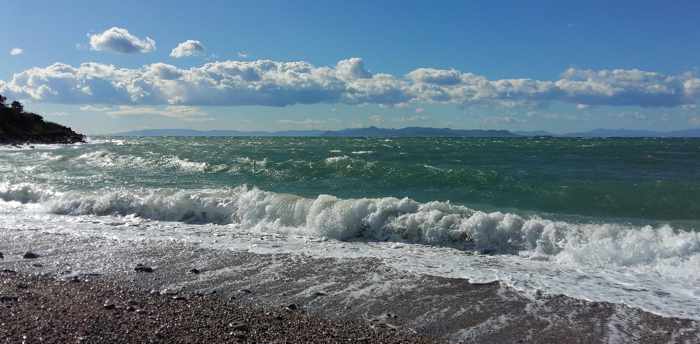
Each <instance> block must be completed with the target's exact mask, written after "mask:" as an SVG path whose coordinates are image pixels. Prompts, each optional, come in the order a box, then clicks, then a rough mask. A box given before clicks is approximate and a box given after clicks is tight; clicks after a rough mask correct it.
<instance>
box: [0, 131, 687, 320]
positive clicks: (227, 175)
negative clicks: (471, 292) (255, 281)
mask: <svg viewBox="0 0 700 344" xmlns="http://www.w3.org/2000/svg"><path fill="white" fill-rule="evenodd" d="M698 176H700V140H682V139H672V140H661V139H600V140H579V139H445V138H440V139H390V140H389V139H335V138H334V139H324V138H303V139H302V138H148V139H139V138H95V139H93V140H92V141H91V143H89V144H85V145H76V146H35V147H34V149H30V148H27V147H25V148H22V149H16V148H10V147H5V148H2V150H1V151H0V200H2V202H0V215H2V216H1V217H0V228H2V230H4V231H6V233H5V234H8V233H14V232H16V231H19V232H17V233H24V232H23V231H24V230H28V228H42V230H43V231H47V232H56V231H59V232H61V233H65V234H71V235H76V236H82V235H93V236H110V237H115V238H119V239H120V240H142V239H143V238H149V239H153V240H156V241H158V240H160V241H162V242H164V243H165V242H168V241H170V240H179V241H185V242H198V243H200V244H202V245H205V246H210V247H216V248H224V249H233V250H252V251H255V252H265V253H267V252H291V253H294V252H304V253H307V254H312V255H314V256H321V257H323V256H333V257H354V256H362V257H379V258H382V259H383V260H385V261H386V262H388V263H389V264H391V265H393V266H396V267H398V268H400V269H404V270H409V271H414V272H418V273H425V274H432V275H438V276H448V277H457V278H468V279H471V280H475V281H490V280H501V281H504V282H506V283H508V284H509V285H511V286H513V287H515V288H517V289H519V290H522V291H523V292H525V293H526V294H527V293H534V292H536V291H538V290H539V291H542V292H545V293H552V294H565V295H569V296H573V297H578V298H584V299H589V300H596V301H609V302H615V303H626V304H629V305H632V306H635V307H639V308H642V309H645V310H649V311H652V312H655V313H658V314H662V315H669V316H679V317H684V318H694V319H700V310H698V309H697V307H696V305H697V303H698V301H700V283H699V282H700V274H699V273H700V232H699V231H698V229H700V226H698V223H700V192H698V191H700V178H698ZM260 233H265V234H269V235H272V236H271V237H270V238H269V240H258V239H257V238H258V237H259V236H258V234H260ZM471 252H475V253H476V254H471Z"/></svg>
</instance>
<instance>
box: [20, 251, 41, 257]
mask: <svg viewBox="0 0 700 344" xmlns="http://www.w3.org/2000/svg"><path fill="white" fill-rule="evenodd" d="M22 258H24V259H36V258H39V255H38V254H36V253H34V252H29V251H28V252H27V253H25V254H24V256H22Z"/></svg>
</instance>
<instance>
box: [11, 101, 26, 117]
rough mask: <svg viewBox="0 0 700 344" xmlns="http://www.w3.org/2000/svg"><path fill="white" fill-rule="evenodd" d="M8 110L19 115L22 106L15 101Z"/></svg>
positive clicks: (22, 110) (22, 109)
mask: <svg viewBox="0 0 700 344" xmlns="http://www.w3.org/2000/svg"><path fill="white" fill-rule="evenodd" d="M10 108H11V109H12V111H13V112H14V113H16V114H21V113H22V112H24V106H23V105H22V103H20V102H18V101H16V100H15V101H13V102H12V104H10Z"/></svg>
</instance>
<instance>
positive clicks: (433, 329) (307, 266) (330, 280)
mask: <svg viewBox="0 0 700 344" xmlns="http://www.w3.org/2000/svg"><path fill="white" fill-rule="evenodd" d="M24 233H25V235H13V234H12V230H9V229H0V239H2V240H0V252H3V254H4V259H3V260H0V268H2V269H9V270H14V271H17V275H12V276H6V275H5V274H3V275H0V277H1V279H2V285H3V287H2V288H8V287H12V286H16V283H15V282H13V281H14V280H13V279H14V278H16V277H14V276H19V278H22V279H26V280H27V281H28V282H23V283H27V284H29V283H34V282H31V281H32V280H34V281H39V282H36V283H39V285H40V287H39V289H38V290H39V291H41V290H44V292H43V293H44V294H47V293H49V291H52V290H54V289H52V288H58V287H56V286H65V285H68V286H70V287H69V288H68V289H66V290H67V291H65V292H70V290H77V291H83V293H87V294H84V295H83V296H82V297H85V298H87V299H90V300H92V301H91V302H92V303H91V304H92V306H91V307H93V308H94V309H99V310H100V311H101V309H100V307H102V306H104V303H105V300H107V299H110V300H111V297H110V296H109V295H111V294H109V293H110V292H111V291H110V290H111V288H113V287H112V286H114V288H113V290H125V291H124V292H125V293H127V294H129V293H135V294H134V295H141V296H145V297H146V299H147V300H150V299H149V298H151V297H155V300H160V301H163V302H164V303H162V305H161V304H160V303H159V305H158V306H153V307H154V308H153V316H155V317H156V318H160V319H161V320H162V321H163V323H168V324H169V323H173V322H174V323H177V322H178V321H179V320H178V319H179V318H178V316H179V315H178V314H177V313H173V312H172V310H173V309H179V308H169V307H170V306H169V305H170V304H171V303H172V302H173V301H186V302H181V303H176V305H178V306H177V307H180V305H187V304H189V303H194V304H192V305H190V307H194V309H200V308H202V307H204V308H202V309H205V308H206V309H210V311H211V314H212V317H213V318H212V319H216V320H215V321H214V320H212V321H214V322H216V323H217V324H222V323H223V321H225V319H223V318H216V315H217V314H221V310H223V309H225V307H224V308H221V307H223V306H221V305H227V302H229V301H233V302H234V305H236V307H241V308H242V309H247V310H248V312H249V313H250V314H251V316H253V315H252V314H256V315H255V316H266V315H265V313H266V312H269V311H270V310H274V312H276V313H275V314H277V313H279V312H280V311H284V312H285V314H287V313H286V312H288V311H287V310H284V308H285V307H286V306H289V305H292V304H294V305H295V306H293V307H292V308H296V311H295V312H291V313H293V314H296V313H301V312H302V311H303V313H304V316H306V315H308V316H309V318H304V319H303V320H299V321H301V322H302V323H304V324H309V322H311V323H316V322H319V321H321V322H323V321H326V323H325V324H327V327H324V329H326V333H348V335H352V336H355V334H357V336H358V338H362V336H366V335H368V333H370V332H368V330H367V329H368V328H370V329H372V326H375V327H376V326H378V325H379V326H382V327H385V329H386V328H389V329H390V330H391V331H390V332H388V333H389V334H390V336H389V337H381V338H385V339H381V338H379V339H377V340H376V341H370V342H392V340H395V339H396V340H398V341H395V342H406V341H405V340H404V339H405V338H411V340H425V341H423V342H432V341H435V340H436V338H437V339H438V341H448V342H454V343H461V342H480V343H502V342H517V341H518V340H520V341H521V342H523V343H551V342H567V343H603V342H610V341H611V340H618V341H637V342H639V341H641V342H645V343H667V342H670V341H676V342H683V341H688V342H692V341H693V340H694V339H695V338H697V337H698V336H700V322H698V321H694V320H688V319H678V318H664V317H661V316H658V315H654V314H651V313H648V312H645V311H642V310H639V309H636V308H630V307H627V306H625V305H620V304H610V303H605V302H588V301H583V300H579V299H573V298H570V297H566V296H562V295H540V296H538V297H537V298H536V299H530V298H528V297H525V296H524V295H522V294H521V293H519V292H518V291H516V290H514V289H512V288H510V287H507V286H505V285H504V284H502V283H498V282H494V283H484V284H474V283H470V282H469V281H467V280H464V279H451V278H443V277H435V276H429V275H420V274H414V273H410V272H406V271H399V270H396V269H393V268H391V267H389V266H387V265H385V264H384V263H383V262H382V261H381V259H374V258H345V259H338V258H314V257H310V256H306V255H304V254H260V253H250V252H242V251H230V250H221V249H209V248H202V247H198V245H192V244H185V243H170V244H168V245H166V246H162V245H160V244H158V243H154V242H151V241H149V240H147V239H146V240H143V241H137V242H120V241H115V240H109V239H105V238H98V237H94V236H92V237H84V238H76V237H72V236H70V235H68V236H66V235H55V234H54V235H48V236H46V235H40V234H38V233H37V232H34V233H35V234H28V233H27V232H24ZM29 249H31V250H32V252H34V253H36V254H37V255H38V256H39V257H38V258H35V259H24V258H23V257H22V255H23V254H24V253H25V252H26V251H27V250H29ZM139 264H140V265H139ZM139 266H141V267H142V268H141V269H137V267H139ZM137 270H139V271H137ZM86 279H87V280H89V281H90V282H84V280H86ZM74 280H80V281H83V282H80V283H75V285H73V283H71V281H74ZM52 281H53V282H52ZM42 283H43V284H42ZM105 286H108V287H105ZM71 288H72V289H71ZM75 288H77V289H75ZM83 288H87V289H85V290H83ZM55 290H59V291H60V290H62V289H61V288H58V289H55ZM11 291H12V290H11ZM12 292H17V290H16V289H15V290H14V291H12ZM61 292H64V291H61ZM151 292H152V293H153V294H151ZM6 293H7V292H5V291H0V295H6ZM90 293H92V294H90ZM105 293H107V294H105ZM7 294H8V295H10V296H12V293H7ZM49 294H50V296H48V297H54V299H53V300H54V301H52V302H57V303H56V305H57V306H61V305H63V303H64V302H65V299H66V298H65V297H63V298H61V297H58V296H54V295H53V293H49ZM59 294H60V293H59ZM161 294H162V295H161ZM200 295H203V296H200ZM180 298H184V299H180ZM67 299H72V297H69V298H67ZM160 301H158V302H160ZM195 304H196V305H195ZM3 306H6V305H5V304H3ZM161 306H162V307H164V308H162V309H161V308H159V307H161ZM48 307H50V308H55V307H51V306H48ZM81 307H82V306H81ZM95 307H97V308H95ZM118 307H122V308H124V307H128V305H126V306H125V305H123V304H119V303H115V308H118ZM207 307H209V308H207ZM4 310H8V308H4ZM10 310H11V308H10ZM3 314H7V313H3ZM30 314H32V311H31V309H27V313H26V314H25V317H26V316H30ZM42 314H43V313H42ZM76 314H77V313H76ZM80 314H89V313H85V312H83V313H80ZM100 314H102V313H100ZM110 314H111V313H110ZM247 314H248V313H247ZM261 314H262V315H261ZM0 317H2V318H3V319H2V321H0V322H3V323H8V324H14V325H16V326H17V327H18V329H17V330H16V331H17V332H16V333H19V332H22V331H24V332H27V330H30V329H33V328H34V327H31V326H29V325H27V324H29V323H25V324H24V325H22V323H16V322H13V321H14V320H11V318H8V317H7V316H6V315H0ZM127 318H129V319H130V316H127ZM251 319H252V318H251ZM314 319H315V320H314ZM82 321H84V317H83V318H73V319H67V320H65V321H63V322H62V324H64V325H63V326H65V327H66V328H71V326H78V325H80V324H81V322H82ZM294 321H297V320H294ZM294 321H292V322H291V323H290V324H295V322H294ZM348 324H354V325H348ZM132 325H134V324H128V325H125V326H127V327H126V328H128V329H130V331H137V332H138V331H141V330H139V329H136V328H130V327H128V326H132ZM80 326H83V325H80ZM110 326H111V325H110ZM198 326H199V325H198ZM202 326H204V325H202ZM290 326H291V325H290ZM324 326H326V325H324ZM338 326H340V327H338ZM148 328H149V329H151V330H152V327H148ZM197 328H200V327H197ZM394 328H395V329H397V331H394V330H393V329H394ZM22 329H23V330H22ZM93 329H94V330H96V331H102V330H100V327H99V326H98V327H97V328H93ZM108 329H109V327H108V328H107V329H106V330H105V331H107V330H108ZM216 330H217V331H221V332H217V333H218V334H221V333H228V332H223V329H221V328H216ZM289 330H290V327H288V326H287V325H284V326H282V327H279V329H278V330H275V331H277V332H275V333H287V332H285V331H289ZM304 330H306V329H304ZM309 331H311V332H308V333H307V332H305V333H307V334H309V335H311V334H315V335H319V333H320V334H323V331H321V332H313V331H315V330H313V331H312V330H309ZM343 331H346V332H343ZM372 331H374V330H372ZM110 333H111V332H110ZM183 333H184V332H183ZM382 333H385V332H382ZM218 334H217V335H218ZM261 335H262V334H261ZM299 335H302V334H301V333H299ZM382 335H383V334H382ZM402 336H403V337H402ZM406 336H408V337H406ZM183 338H184V337H183ZM217 338H218V341H217V340H214V342H226V337H221V338H219V337H217ZM256 338H258V337H256ZM259 338H263V337H259ZM264 338H267V337H264ZM295 338H296V337H295ZM300 338H301V337H300ZM304 338H306V337H304ZM308 338H311V337H308ZM313 338H314V339H313V340H311V339H309V340H310V342H328V341H329V340H330V339H331V338H332V337H329V336H325V337H324V336H320V337H313ZM372 338H375V337H372ZM399 338H401V340H399ZM355 339H357V338H355ZM183 340H184V339H183ZM300 340H301V339H300ZM271 341H272V342H274V340H271ZM333 342H340V340H338V341H333ZM417 342H421V341H417Z"/></svg>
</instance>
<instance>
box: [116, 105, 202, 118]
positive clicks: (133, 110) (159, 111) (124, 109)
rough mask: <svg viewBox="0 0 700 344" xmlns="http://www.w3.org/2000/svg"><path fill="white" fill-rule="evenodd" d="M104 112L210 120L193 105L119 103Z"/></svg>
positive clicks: (123, 115) (117, 115) (117, 114)
mask: <svg viewBox="0 0 700 344" xmlns="http://www.w3.org/2000/svg"><path fill="white" fill-rule="evenodd" d="M105 113H106V114H108V115H110V116H115V117H125V116H161V117H168V118H174V119H179V120H184V121H206V120H210V118H209V115H207V113H206V112H204V111H202V110H201V109H199V108H197V107H193V106H166V107H164V108H158V107H152V106H130V105H120V106H118V107H117V108H116V109H112V110H107V111H105Z"/></svg>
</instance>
